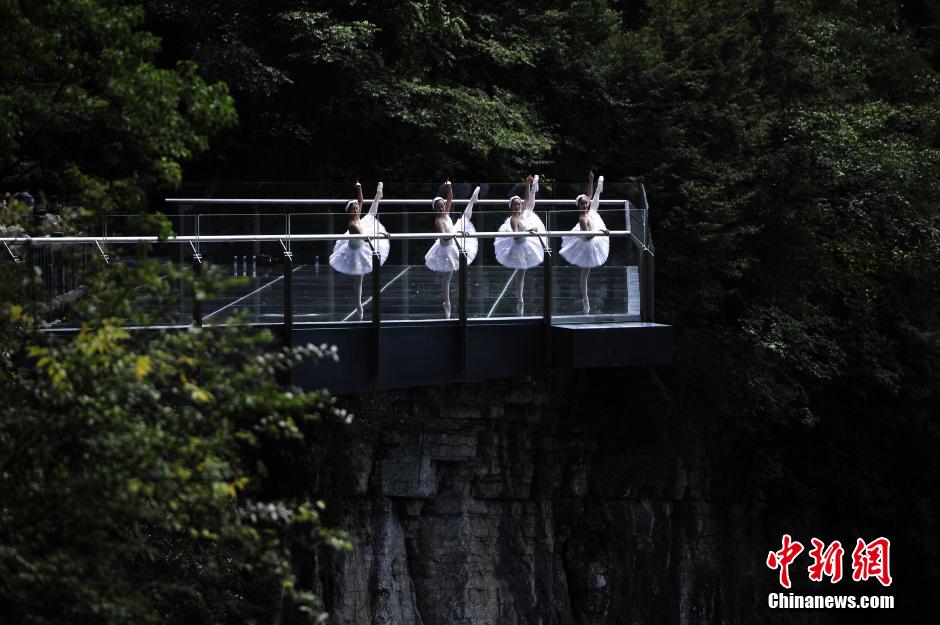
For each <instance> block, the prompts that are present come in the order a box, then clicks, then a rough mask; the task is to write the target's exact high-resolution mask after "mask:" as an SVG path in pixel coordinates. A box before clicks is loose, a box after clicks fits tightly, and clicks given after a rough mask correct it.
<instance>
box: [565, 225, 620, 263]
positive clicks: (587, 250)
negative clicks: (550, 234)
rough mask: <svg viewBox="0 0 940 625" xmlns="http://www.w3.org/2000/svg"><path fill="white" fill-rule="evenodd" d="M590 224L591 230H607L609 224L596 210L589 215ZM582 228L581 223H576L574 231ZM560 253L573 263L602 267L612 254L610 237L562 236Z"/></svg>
mask: <svg viewBox="0 0 940 625" xmlns="http://www.w3.org/2000/svg"><path fill="white" fill-rule="evenodd" d="M588 224H589V228H590V229H591V230H606V229H607V226H606V225H605V224H604V220H603V219H601V216H600V215H598V214H597V213H596V212H592V213H590V214H589V215H588ZM580 230H581V224H580V223H578V224H575V226H574V228H572V229H571V231H572V232H578V231H580ZM559 253H560V254H561V255H562V257H564V259H565V260H567V261H568V262H569V263H571V264H572V265H577V266H578V267H600V266H601V265H603V264H604V263H606V262H607V256H608V255H610V238H609V237H606V236H596V237H594V238H592V239H589V238H587V237H562V238H561V249H560V250H559Z"/></svg>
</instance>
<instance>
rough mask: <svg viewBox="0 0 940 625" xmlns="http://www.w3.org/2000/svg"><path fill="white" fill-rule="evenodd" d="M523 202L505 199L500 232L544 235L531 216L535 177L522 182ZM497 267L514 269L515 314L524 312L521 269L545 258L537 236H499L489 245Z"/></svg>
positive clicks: (536, 187)
mask: <svg viewBox="0 0 940 625" xmlns="http://www.w3.org/2000/svg"><path fill="white" fill-rule="evenodd" d="M525 185H526V191H525V202H523V200H522V198H520V197H519V196H518V195H514V196H512V197H511V198H509V209H510V211H512V214H511V215H510V216H509V217H508V218H507V219H506V221H504V222H503V225H501V226H500V227H499V231H500V232H545V224H543V223H542V220H541V219H539V216H538V215H536V214H535V210H534V209H535V194H536V193H538V190H539V177H538V176H535V177H534V178H533V177H532V176H529V177H528V178H526V179H525ZM493 246H494V247H495V248H496V260H497V262H499V264H501V265H503V266H504V267H509V268H510V269H515V270H516V271H515V274H514V276H515V281H516V315H517V316H519V317H521V316H522V315H523V313H524V312H525V301H524V300H523V297H522V292H523V289H524V288H525V270H526V269H529V268H531V267H537V266H538V265H539V264H541V262H542V260H543V259H544V257H545V253H544V250H543V248H542V243H541V241H540V240H539V237H499V238H497V239H496V241H495V242H494V243H493Z"/></svg>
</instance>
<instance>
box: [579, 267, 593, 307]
mask: <svg viewBox="0 0 940 625" xmlns="http://www.w3.org/2000/svg"><path fill="white" fill-rule="evenodd" d="M589 273H591V268H590V267H585V268H583V269H581V305H582V306H583V307H584V314H585V315H586V314H588V313H589V312H591V301H590V300H589V299H588V290H587V286H588V274H589Z"/></svg>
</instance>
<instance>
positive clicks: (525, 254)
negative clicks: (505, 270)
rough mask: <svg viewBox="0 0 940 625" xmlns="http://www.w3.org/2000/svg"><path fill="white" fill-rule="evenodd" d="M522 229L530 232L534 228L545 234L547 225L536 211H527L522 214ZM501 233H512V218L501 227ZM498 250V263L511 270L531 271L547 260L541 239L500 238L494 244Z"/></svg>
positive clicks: (528, 237)
mask: <svg viewBox="0 0 940 625" xmlns="http://www.w3.org/2000/svg"><path fill="white" fill-rule="evenodd" d="M521 221H522V229H523V230H529V229H530V228H534V229H535V230H536V231H537V232H545V224H543V223H542V220H541V219H540V218H539V216H538V215H536V214H535V212H534V211H526V212H524V213H523V214H522V219H521ZM499 231H500V232H512V231H513V230H512V217H511V216H510V217H508V218H507V219H506V221H504V222H503V225H501V226H500V227H499ZM493 247H495V248H496V261H497V262H499V264H500V265H503V266H504V267H509V268H511V269H529V268H531V267H535V266H537V265H540V264H541V263H542V261H543V260H544V258H545V252H544V251H543V250H542V243H541V242H540V240H539V237H535V236H527V237H520V238H519V239H516V238H515V237H499V238H498V239H496V241H495V242H494V243H493Z"/></svg>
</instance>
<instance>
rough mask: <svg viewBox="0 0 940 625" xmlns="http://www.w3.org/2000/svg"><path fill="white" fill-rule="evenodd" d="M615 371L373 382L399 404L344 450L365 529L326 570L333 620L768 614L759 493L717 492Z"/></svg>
mask: <svg viewBox="0 0 940 625" xmlns="http://www.w3.org/2000/svg"><path fill="white" fill-rule="evenodd" d="M625 375H627V374H625ZM629 375H633V376H637V375H641V374H638V373H630V374H629ZM607 376H608V377H607V379H606V380H597V379H595V378H593V377H589V376H588V374H584V373H581V374H575V373H569V374H567V375H555V376H553V377H552V378H544V379H537V380H532V379H525V380H511V381H504V382H499V383H495V384H486V385H483V384H480V385H463V386H452V387H444V388H433V389H417V390H411V391H406V392H398V393H389V394H383V395H382V396H381V397H380V398H375V397H373V398H372V400H376V399H378V401H374V403H373V404H372V405H371V407H370V408H369V412H375V411H377V412H384V413H386V414H387V415H395V416H394V417H393V418H390V419H389V420H388V421H387V422H386V423H385V424H384V425H382V426H381V427H380V428H377V431H375V432H373V434H372V435H371V436H361V437H358V438H357V439H356V441H355V442H350V443H349V444H348V445H345V446H343V448H342V449H337V450H334V453H336V454H340V455H343V456H345V465H346V466H347V467H349V470H348V472H346V471H344V475H342V476H340V477H338V478H333V479H334V480H335V481H337V482H341V483H340V484H338V486H339V488H338V490H340V491H344V492H346V493H351V494H350V495H348V496H347V497H346V498H345V500H342V501H340V502H337V503H336V504H334V505H338V507H339V508H340V509H342V511H343V512H342V515H343V517H342V520H341V522H340V524H341V525H343V526H345V527H346V528H348V529H350V531H352V533H353V536H354V542H355V548H354V550H353V551H352V552H349V553H340V554H333V555H332V556H330V557H329V559H328V560H327V561H325V562H323V563H321V566H320V570H319V572H318V586H319V588H318V590H319V593H320V594H321V596H323V597H324V601H325V604H326V607H327V608H328V609H329V611H331V612H332V613H333V614H334V617H335V618H336V619H337V621H338V622H341V623H357V624H389V625H393V624H405V623H409V624H410V623H416V624H424V625H444V624H454V625H484V624H507V625H508V624H518V623H531V624H539V625H549V624H559V625H562V624H563V625H567V624H572V625H573V624H608V623H609V624H613V623H618V624H619V623H649V624H658V623H662V624H667V623H668V624H674V623H689V624H693V623H703V624H704V623H739V622H758V621H761V620H762V619H761V618H759V614H755V610H756V609H757V608H758V606H760V605H762V604H763V602H765V600H766V594H765V593H766V589H765V588H763V587H762V588H758V587H757V584H756V582H754V581H753V580H755V578H756V577H757V576H759V577H760V579H764V578H767V577H768V573H769V571H768V570H767V569H766V567H764V564H763V559H764V558H765V557H766V554H767V545H768V544H770V543H768V542H766V540H765V537H764V536H763V534H762V533H761V531H760V530H759V529H758V528H759V527H760V523H759V522H758V520H757V515H756V513H755V512H754V510H753V506H750V505H748V504H746V503H741V502H735V501H730V500H727V499H724V500H722V498H721V497H717V496H715V493H716V492H718V491H723V490H724V489H721V488H716V487H715V485H714V484H712V478H711V471H710V470H709V469H708V466H707V462H706V461H705V460H704V458H705V454H704V453H702V450H701V449H699V444H698V442H697V440H696V436H695V434H694V432H693V431H692V430H691V429H690V428H689V427H688V425H687V424H686V425H682V424H676V423H668V422H664V421H662V420H660V419H658V418H657V416H656V415H655V414H640V413H638V412H636V411H635V410H633V409H632V408H631V402H630V398H629V397H628V396H627V395H625V394H624V395H623V396H619V395H620V393H621V389H620V388H618V386H617V377H616V376H613V375H612V374H609V373H608V374H607ZM634 383H636V382H635V381H634ZM402 417H403V418H402ZM389 422H394V425H390V424H389ZM777 538H778V540H779V536H778V537H777ZM771 575H772V574H771ZM764 616H766V613H765V615H764Z"/></svg>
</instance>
